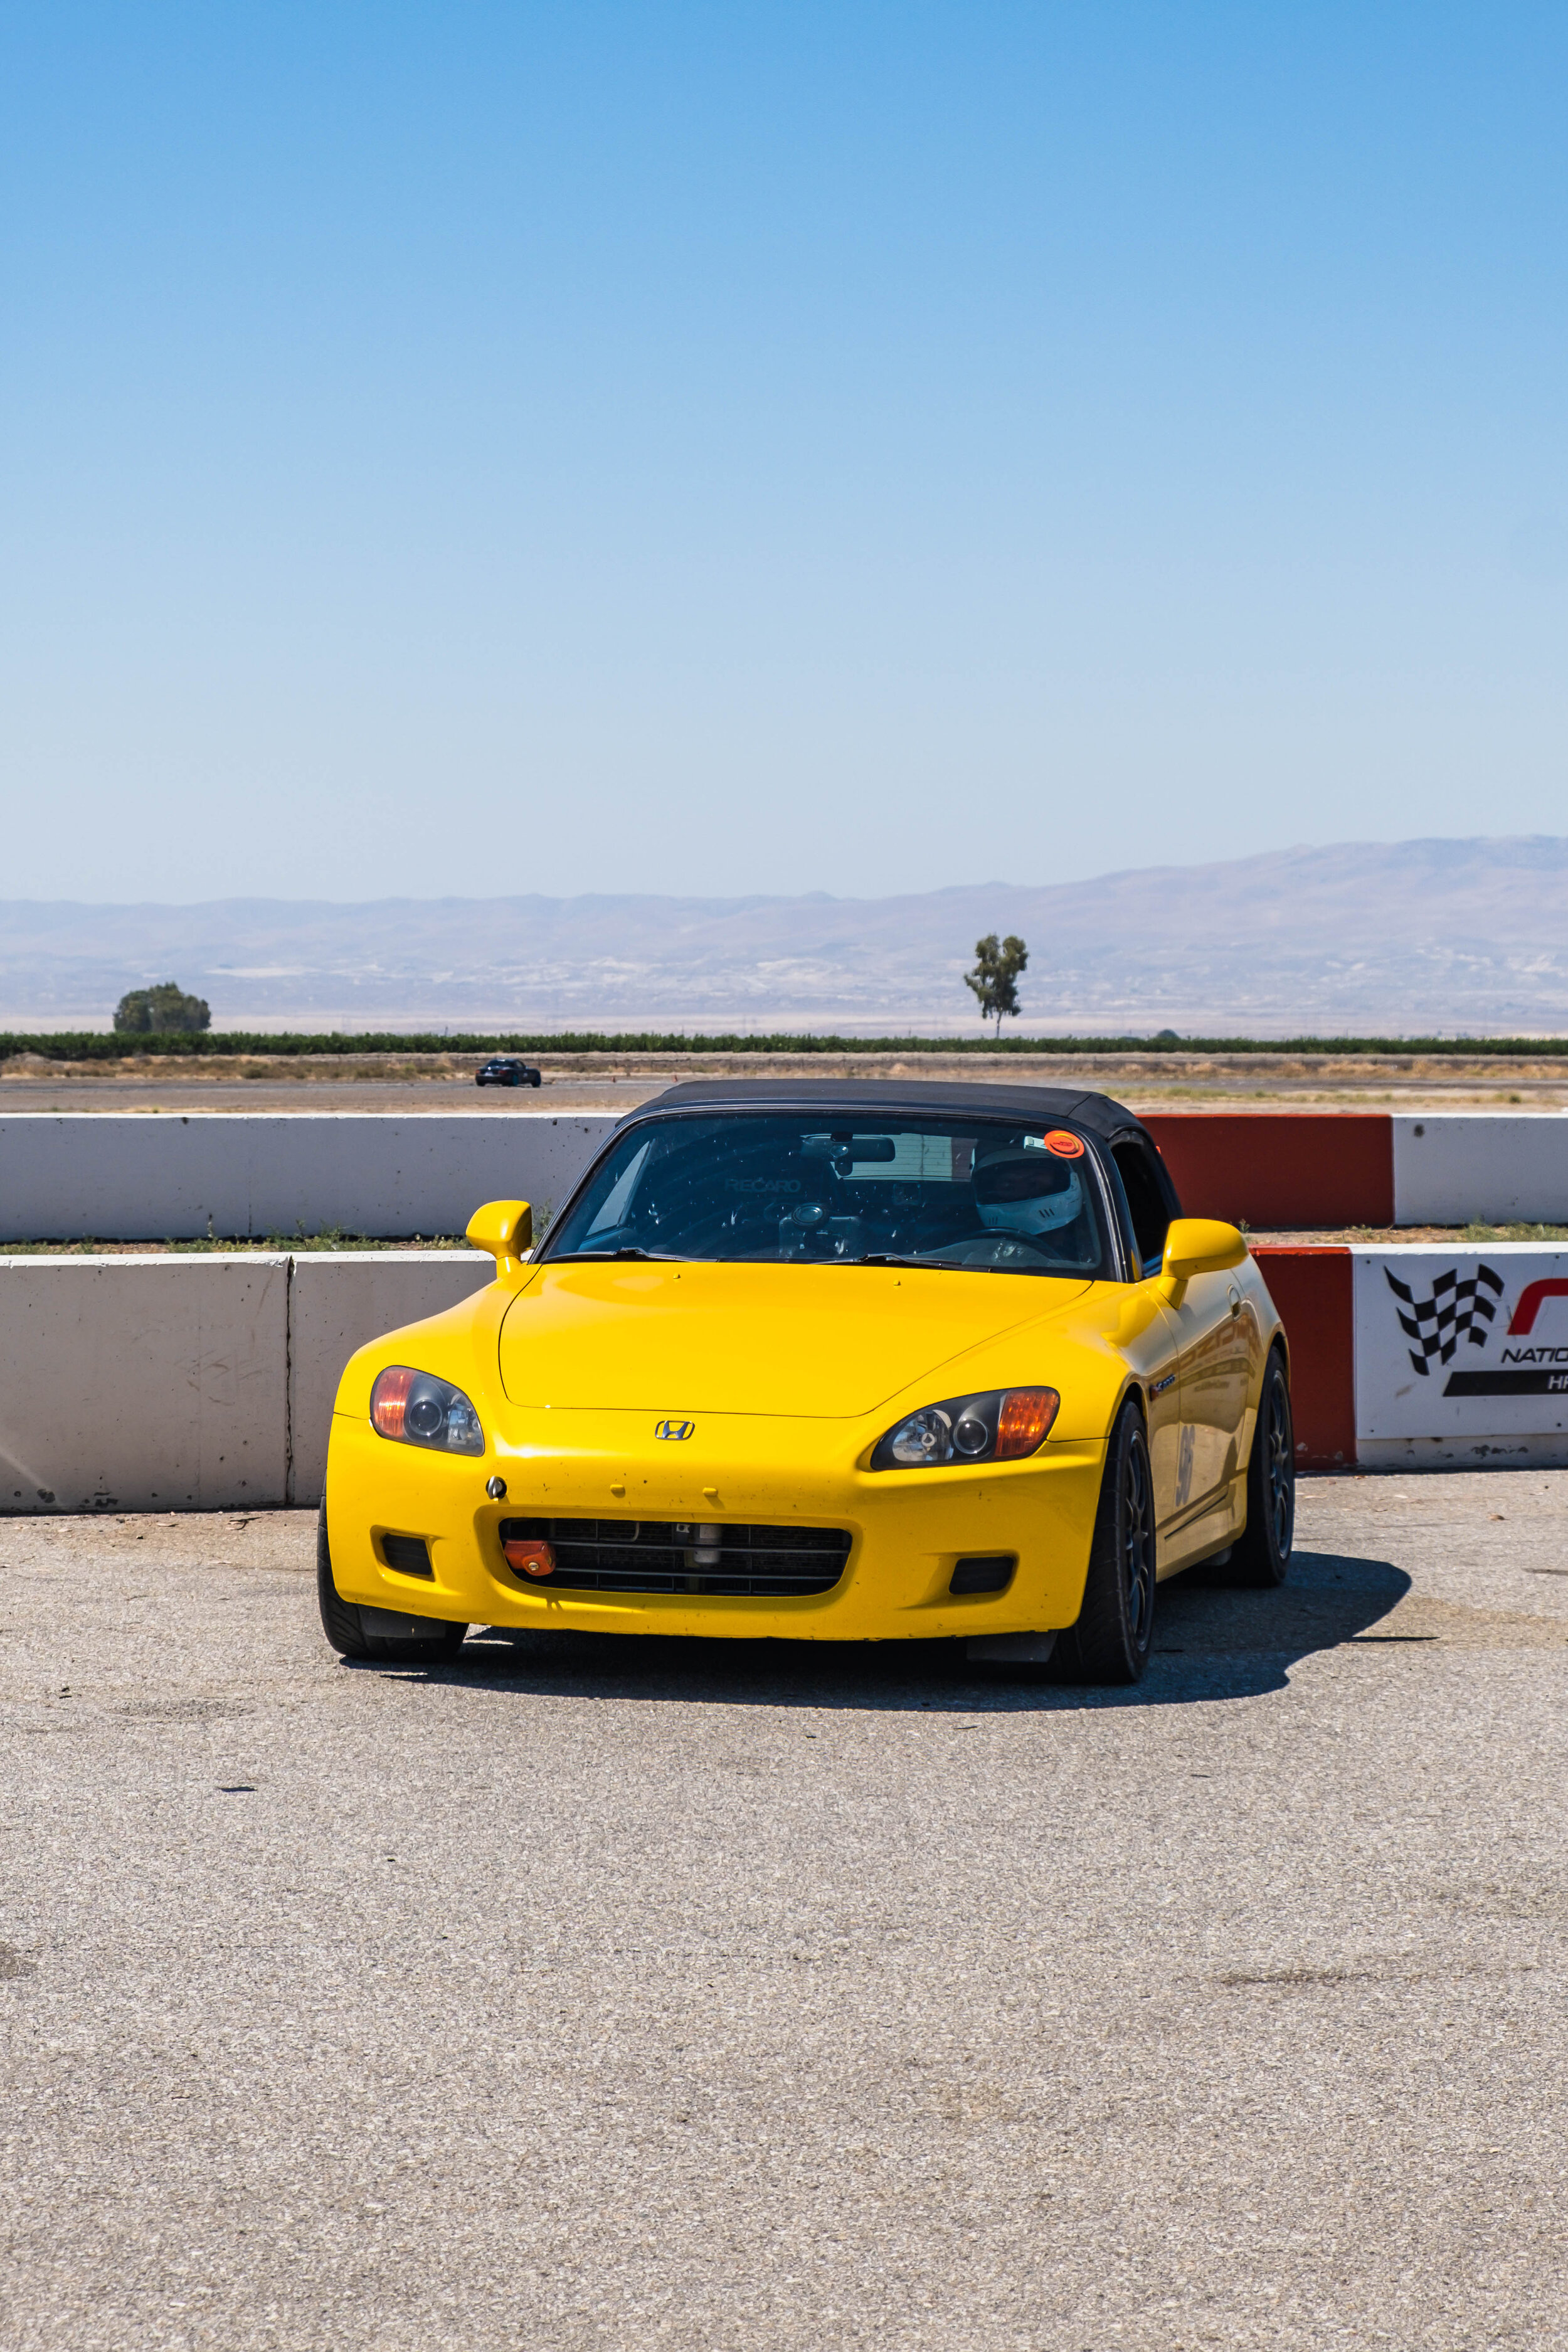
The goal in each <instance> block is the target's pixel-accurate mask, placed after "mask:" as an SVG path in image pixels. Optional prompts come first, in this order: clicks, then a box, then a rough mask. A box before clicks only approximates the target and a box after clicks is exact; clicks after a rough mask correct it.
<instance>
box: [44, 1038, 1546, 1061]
mask: <svg viewBox="0 0 1568 2352" xmlns="http://www.w3.org/2000/svg"><path fill="white" fill-rule="evenodd" d="M497 1053H502V1054H966V1055H982V1056H989V1057H992V1058H994V1057H996V1056H1001V1057H1003V1058H1005V1056H1006V1055H1010V1054H1449V1055H1504V1056H1513V1057H1516V1058H1522V1057H1529V1058H1535V1057H1542V1058H1544V1057H1546V1056H1549V1055H1550V1056H1562V1055H1568V1037H1172V1036H1161V1037H1004V1038H1002V1039H1000V1040H999V1041H998V1040H997V1039H996V1038H994V1037H800V1036H795V1035H792V1034H787V1033H784V1034H778V1035H774V1036H767V1037H742V1036H723V1037H693V1036H688V1035H686V1034H684V1033H680V1034H670V1035H666V1036H659V1035H656V1034H650V1033H648V1032H647V1031H639V1032H637V1034H626V1035H619V1034H617V1035H605V1034H601V1033H600V1032H599V1031H597V1030H586V1031H572V1032H568V1033H566V1034H562V1035H558V1036H546V1037H538V1036H521V1035H519V1036H499V1035H497V1034H494V1033H493V1032H492V1033H489V1034H484V1035H479V1036H469V1035H461V1036H458V1035H454V1036H422V1037H403V1036H398V1035H395V1034H392V1033H390V1032H387V1031H379V1032H376V1033H374V1034H366V1035H363V1036H345V1035H343V1034H341V1033H340V1032H338V1031H335V1030H334V1031H333V1032H332V1033H331V1035H321V1034H316V1033H314V1032H312V1031H310V1030H290V1031H288V1032H286V1033H284V1034H280V1035H277V1036H273V1035H268V1034H262V1033H258V1032H255V1031H250V1030H244V1031H227V1032H224V1031H219V1030H205V1031H202V1032H201V1033H199V1034H180V1033H177V1032H175V1033H171V1034H155V1035H149V1036H145V1037H126V1036H115V1035H113V1034H108V1033H106V1032H104V1031H102V1030H69V1031H61V1032H59V1033H58V1034H53V1035H43V1036H26V1035H24V1034H21V1033H20V1032H16V1031H14V1032H11V1033H8V1034H7V1033H4V1032H0V1061H5V1060H7V1059H8V1058H9V1057H10V1056H11V1055H16V1054H40V1055H44V1056H45V1057H46V1058H47V1060H49V1061H52V1062H117V1061H121V1060H122V1059H123V1058H124V1057H125V1056H126V1055H132V1054H134V1055H137V1056H138V1057H139V1058H140V1057H142V1056H144V1055H157V1056H159V1057H161V1058H172V1057H175V1056H183V1057H186V1058H189V1057H190V1056H192V1055H195V1056H196V1057H197V1058H200V1057H202V1056H204V1055H215V1054H228V1055H232V1054H251V1055H254V1054H497Z"/></svg>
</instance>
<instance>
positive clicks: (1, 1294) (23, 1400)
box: [0, 1256, 289, 1513]
mask: <svg viewBox="0 0 1568 2352" xmlns="http://www.w3.org/2000/svg"><path fill="white" fill-rule="evenodd" d="M288 1364H289V1261H288V1259H287V1258H286V1257H281V1256H279V1257H262V1256H245V1257H216V1256H215V1257H202V1258H167V1257H112V1258H87V1257H79V1258H69V1257H64V1258H47V1257H45V1258H38V1257H33V1258H5V1259H0V1476H3V1477H4V1481H5V1483H4V1486H0V1504H3V1506H4V1507H5V1511H6V1512H8V1513H16V1512H24V1511H78V1510H82V1509H92V1508H98V1509H111V1508H114V1507H121V1508H122V1509H125V1510H138V1511H189V1510H195V1511H205V1510H226V1509H229V1508H233V1507H239V1506H242V1505H251V1506H257V1505H262V1504H268V1503H281V1502H282V1501H284V1500H285V1497H286V1493H287V1485H288V1455H289V1377H288Z"/></svg>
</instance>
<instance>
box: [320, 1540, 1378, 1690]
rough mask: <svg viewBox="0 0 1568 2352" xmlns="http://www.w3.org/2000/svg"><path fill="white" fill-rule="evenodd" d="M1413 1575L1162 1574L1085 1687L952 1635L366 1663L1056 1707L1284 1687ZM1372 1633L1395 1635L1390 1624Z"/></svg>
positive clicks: (608, 1682) (1351, 1569)
mask: <svg viewBox="0 0 1568 2352" xmlns="http://www.w3.org/2000/svg"><path fill="white" fill-rule="evenodd" d="M1409 1590H1410V1579H1409V1577H1408V1576H1407V1575H1406V1574H1405V1570H1403V1569H1401V1568H1395V1567H1394V1564H1393V1562H1392V1561H1390V1560H1385V1559H1357V1558H1354V1557H1352V1555H1350V1554H1346V1553H1340V1552H1321V1551H1320V1552H1298V1553H1297V1554H1296V1556H1295V1558H1294V1559H1293V1560H1292V1562H1291V1565H1290V1575H1289V1581H1288V1582H1287V1583H1285V1584H1284V1585H1282V1586H1280V1587H1279V1589H1278V1590H1277V1591H1270V1592H1252V1591H1236V1590H1226V1589H1224V1588H1221V1587H1217V1586H1215V1585H1205V1584H1200V1583H1197V1582H1195V1581H1194V1580H1193V1579H1192V1578H1190V1577H1176V1578H1174V1579H1173V1580H1172V1581H1171V1582H1170V1583H1168V1584H1163V1585H1162V1586H1161V1587H1160V1593H1159V1601H1158V1605H1157V1608H1156V1611H1155V1618H1154V1654H1153V1656H1152V1658H1151V1659H1150V1661H1149V1667H1148V1671H1147V1673H1146V1674H1145V1675H1144V1677H1143V1680H1142V1682H1141V1683H1139V1684H1137V1685H1134V1686H1132V1687H1131V1688H1115V1689H1084V1688H1082V1687H1079V1686H1078V1685H1072V1684H1068V1683H1058V1682H1051V1681H1048V1680H1045V1679H1041V1678H1039V1677H1038V1675H1037V1674H1036V1673H1033V1672H1030V1671H1028V1670H1022V1671H1021V1670H1018V1669H1009V1668H1005V1667H1001V1668H998V1667H986V1666H981V1665H976V1664H972V1663H971V1662H970V1661H969V1660H968V1659H967V1658H966V1657H965V1656H964V1654H963V1643H961V1642H732V1641H721V1642H714V1641H704V1640H702V1639H700V1638H699V1637H695V1636H693V1637H683V1636H679V1635H672V1636H669V1637H663V1636H653V1637H650V1636H647V1635H643V1634H631V1633H527V1634H523V1635H521V1636H519V1635H515V1634H510V1633H506V1632H505V1631H503V1630H502V1629H501V1628H500V1627H494V1626H490V1627H480V1628H476V1630H475V1631H474V1632H473V1633H470V1635H469V1637H468V1641H467V1642H465V1643H464V1644H463V1647H462V1650H461V1651H460V1653H459V1654H458V1656H457V1657H456V1658H455V1659H453V1660H452V1661H451V1662H450V1664H446V1663H443V1664H440V1665H431V1666H425V1667H414V1666H400V1665H394V1664H370V1665H361V1666H360V1667H358V1668H357V1670H356V1671H358V1672H360V1673H362V1674H380V1675H395V1676H397V1677H398V1678H399V1679H401V1680H406V1681H415V1682H423V1683H431V1684H438V1683H450V1684H454V1685H460V1686H461V1687H463V1688H464V1689H468V1690H474V1689H481V1690H482V1689H494V1690H497V1691H513V1692H517V1691H523V1692H528V1693H530V1694H534V1695H538V1696H552V1697H565V1696H574V1697H579V1698H580V1697H584V1696H592V1697H595V1698H619V1699H647V1700H650V1701H655V1702H658V1701H667V1700H670V1699H682V1700H686V1701H688V1702H690V1701H696V1702H697V1703H698V1704H700V1705H704V1706H801V1707H818V1708H821V1707H830V1708H831V1707H843V1708H871V1709H877V1710H880V1711H889V1712H894V1713H897V1712H900V1711H905V1712H910V1713H916V1712H920V1711H921V1710H936V1711H942V1710H947V1711H950V1712H954V1713H962V1714H975V1713H980V1714H992V1715H1002V1714H1018V1713H1021V1712H1028V1713H1058V1714H1059V1713H1064V1712H1072V1711H1079V1710H1082V1709H1085V1708H1090V1707H1115V1706H1190V1705H1192V1704H1194V1702H1197V1701H1200V1700H1202V1701H1214V1700H1216V1699H1237V1698H1256V1697H1258V1696H1261V1695H1262V1694H1264V1693H1266V1692H1268V1691H1278V1690H1283V1689H1284V1688H1285V1687H1286V1685H1288V1683H1289V1679H1290V1669H1291V1668H1292V1666H1295V1665H1297V1664H1300V1662H1301V1660H1302V1659H1304V1658H1309V1657H1312V1656H1314V1655H1316V1654H1318V1653H1320V1652H1321V1651H1325V1650H1334V1649H1338V1648H1340V1647H1342V1645H1343V1644H1344V1643H1347V1642H1352V1641H1355V1640H1357V1639H1360V1638H1362V1637H1364V1636H1367V1635H1368V1634H1369V1633H1370V1634H1372V1637H1373V1638H1374V1639H1375V1638H1377V1636H1376V1635H1375V1633H1373V1629H1374V1628H1376V1627H1377V1626H1378V1625H1379V1624H1380V1623H1381V1622H1382V1621H1383V1620H1384V1618H1386V1617H1387V1616H1388V1614H1389V1612H1390V1611H1391V1610H1393V1609H1394V1607H1395V1605H1396V1604H1397V1603H1398V1602H1399V1601H1401V1600H1402V1599H1403V1598H1404V1596H1405V1593H1406V1592H1407V1591H1409ZM1384 1638H1385V1639H1387V1640H1389V1641H1397V1640H1400V1639H1401V1638H1403V1637H1401V1636H1400V1635H1398V1634H1393V1633H1391V1634H1388V1635H1386V1636H1384Z"/></svg>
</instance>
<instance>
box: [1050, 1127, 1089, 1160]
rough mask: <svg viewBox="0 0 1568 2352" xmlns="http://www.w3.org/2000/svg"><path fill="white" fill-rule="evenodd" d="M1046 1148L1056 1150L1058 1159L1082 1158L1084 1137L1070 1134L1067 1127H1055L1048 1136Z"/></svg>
mask: <svg viewBox="0 0 1568 2352" xmlns="http://www.w3.org/2000/svg"><path fill="white" fill-rule="evenodd" d="M1046 1150H1047V1151H1054V1152H1055V1153H1056V1155H1057V1158H1058V1160H1081V1159H1082V1158H1083V1139H1082V1138H1081V1137H1080V1136H1077V1135H1069V1134H1068V1130H1067V1129H1066V1128H1065V1127H1053V1128H1052V1129H1051V1131H1050V1133H1049V1135H1047V1138H1046Z"/></svg>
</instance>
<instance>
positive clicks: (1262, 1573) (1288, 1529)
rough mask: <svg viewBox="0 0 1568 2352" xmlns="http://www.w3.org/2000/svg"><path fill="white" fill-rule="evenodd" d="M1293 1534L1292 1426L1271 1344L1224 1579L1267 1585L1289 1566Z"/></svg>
mask: <svg viewBox="0 0 1568 2352" xmlns="http://www.w3.org/2000/svg"><path fill="white" fill-rule="evenodd" d="M1295 1536H1296V1427H1295V1423H1294V1422H1293V1420H1292V1419H1291V1415H1290V1383H1289V1380H1288V1379H1287V1378H1286V1375H1285V1355H1284V1350H1283V1349H1280V1348H1278V1347H1275V1348H1271V1349H1269V1351H1268V1363H1267V1364H1266V1365H1265V1366H1264V1368H1263V1391H1262V1393H1261V1395H1260V1396H1259V1398H1258V1424H1257V1427H1256V1428H1255V1429H1254V1430H1253V1433H1252V1452H1251V1454H1250V1455H1249V1457H1248V1459H1247V1529H1246V1533H1245V1534H1243V1535H1241V1536H1238V1537H1237V1541H1236V1546H1235V1549H1234V1550H1233V1551H1232V1553H1231V1558H1230V1570H1229V1573H1228V1575H1227V1578H1226V1581H1227V1582H1228V1583H1231V1584H1241V1585H1252V1586H1254V1587H1261V1588H1263V1589H1265V1590H1267V1589H1268V1587H1270V1586H1273V1585H1277V1584H1283V1583H1284V1581H1285V1579H1286V1577H1287V1576H1288V1575H1289V1572H1290V1547H1291V1545H1292V1543H1293V1542H1294V1541H1295Z"/></svg>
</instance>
